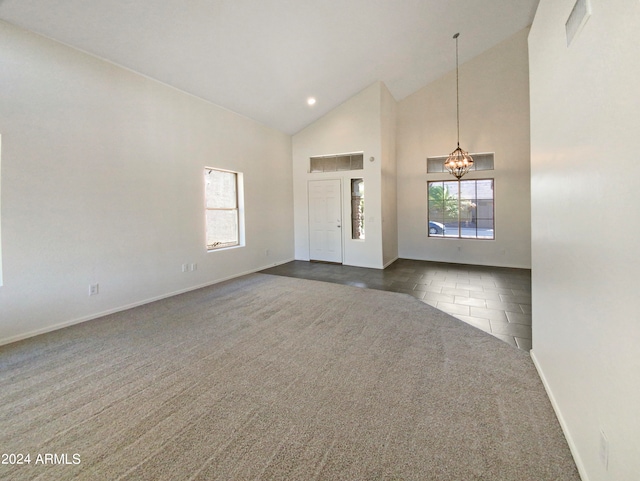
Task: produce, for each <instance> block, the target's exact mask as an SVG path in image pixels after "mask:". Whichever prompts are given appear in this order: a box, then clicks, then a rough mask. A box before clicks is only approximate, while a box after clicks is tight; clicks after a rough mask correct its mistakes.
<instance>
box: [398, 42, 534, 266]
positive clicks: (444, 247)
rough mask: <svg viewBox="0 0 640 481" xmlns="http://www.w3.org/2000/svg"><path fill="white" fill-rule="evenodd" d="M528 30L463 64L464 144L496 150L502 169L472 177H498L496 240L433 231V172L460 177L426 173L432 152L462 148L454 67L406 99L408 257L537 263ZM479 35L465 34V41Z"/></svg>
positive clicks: (402, 189)
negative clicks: (532, 223)
mask: <svg viewBox="0 0 640 481" xmlns="http://www.w3.org/2000/svg"><path fill="white" fill-rule="evenodd" d="M527 34H528V30H527V29H525V30H522V31H521V32H519V33H517V34H516V35H514V36H512V37H511V38H509V39H507V40H505V41H503V42H502V43H500V44H498V45H497V46H495V47H493V48H492V49H490V50H488V51H486V52H485V53H483V54H481V55H479V56H478V57H476V58H474V59H472V60H470V61H468V62H466V63H464V64H462V65H460V146H461V147H462V148H463V149H465V150H467V151H469V152H495V170H494V171H484V172H470V173H469V174H467V175H466V176H465V179H481V178H489V177H492V178H495V185H494V191H495V193H494V196H495V240H493V241H484V240H457V239H456V240H454V239H441V238H433V237H432V238H428V237H427V201H426V199H427V184H426V183H427V180H442V179H446V180H455V178H454V177H453V176H451V175H449V174H428V175H427V174H426V158H427V157H437V156H446V155H448V154H449V153H450V152H451V151H453V150H454V149H455V148H456V135H457V133H456V90H455V89H456V77H455V75H456V72H455V41H454V40H453V39H452V40H451V64H452V67H453V68H454V70H452V71H451V72H450V73H449V74H447V75H445V76H444V77H442V78H440V79H439V80H437V81H435V82H432V83H431V84H429V85H427V86H425V87H424V88H422V89H421V90H419V91H418V92H416V93H414V94H413V95H410V96H409V97H407V98H405V99H403V100H401V101H400V102H398V126H397V129H398V134H397V161H398V229H399V254H400V257H402V258H409V259H421V260H431V261H443V262H456V263H465V264H482V265H493V266H507V267H522V268H529V267H531V243H530V236H531V233H530V191H529V180H530V177H529V175H530V172H529V162H530V144H529V80H528V74H529V71H528V56H527ZM470 42H473V39H472V38H468V37H464V35H461V36H460V39H459V48H460V50H461V51H462V50H463V49H464V48H465V44H468V43H470Z"/></svg>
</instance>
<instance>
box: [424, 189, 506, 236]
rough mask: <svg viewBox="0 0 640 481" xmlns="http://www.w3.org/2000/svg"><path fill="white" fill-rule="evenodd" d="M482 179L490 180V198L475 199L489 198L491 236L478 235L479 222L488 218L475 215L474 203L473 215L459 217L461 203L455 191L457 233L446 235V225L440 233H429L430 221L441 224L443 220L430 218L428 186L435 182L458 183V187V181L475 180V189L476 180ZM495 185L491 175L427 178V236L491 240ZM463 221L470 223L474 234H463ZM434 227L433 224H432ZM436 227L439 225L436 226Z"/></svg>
mask: <svg viewBox="0 0 640 481" xmlns="http://www.w3.org/2000/svg"><path fill="white" fill-rule="evenodd" d="M482 181H491V193H492V198H491V199H477V198H476V201H477V202H478V201H479V200H491V206H492V209H491V210H492V212H491V226H492V227H491V229H490V230H491V234H492V235H491V237H488V236H481V237H478V229H479V223H480V222H481V221H483V220H485V221H486V220H489V218H485V217H480V218H478V217H477V214H478V213H477V211H475V208H476V205H473V207H474V211H475V214H476V215H475V216H473V214H472V215H471V217H468V216H467V215H466V214H465V218H464V219H463V218H462V217H461V209H462V205H461V201H460V198H459V194H458V193H456V195H455V196H454V198H455V199H457V206H456V210H457V213H458V220H457V229H456V230H457V232H458V234H457V235H450V234H449V235H447V233H446V226H445V233H444V234H442V233H440V232H437V233H431V226H430V222H436V223H437V224H443V223H444V222H439V221H440V220H441V219H432V218H431V206H430V202H431V201H430V200H429V197H430V194H429V187H430V185H431V184H437V183H443V184H444V183H458V188H460V183H465V182H475V183H476V189H477V183H478V182H482ZM495 185H496V181H495V178H492V177H487V178H481V179H464V180H458V181H455V180H453V181H452V180H451V179H447V180H441V179H434V180H428V181H427V237H428V238H430V239H432V238H438V239H464V240H479V241H483V240H484V241H493V240H495V239H496V208H495V204H496V195H495ZM465 223H467V224H469V223H471V225H472V227H473V228H474V229H475V231H476V234H475V236H471V235H463V230H464V227H465ZM434 227H435V226H434ZM437 227H438V228H439V227H440V226H437Z"/></svg>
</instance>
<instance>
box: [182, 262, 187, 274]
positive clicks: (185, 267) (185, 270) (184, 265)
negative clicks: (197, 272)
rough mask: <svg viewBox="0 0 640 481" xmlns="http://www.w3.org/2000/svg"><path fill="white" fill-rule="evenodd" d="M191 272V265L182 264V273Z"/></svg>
mask: <svg viewBox="0 0 640 481" xmlns="http://www.w3.org/2000/svg"><path fill="white" fill-rule="evenodd" d="M188 271H189V264H182V272H188Z"/></svg>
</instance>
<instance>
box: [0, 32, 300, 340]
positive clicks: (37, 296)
mask: <svg viewBox="0 0 640 481" xmlns="http://www.w3.org/2000/svg"><path fill="white" fill-rule="evenodd" d="M0 65H2V88H0V113H1V115H0V134H1V135H2V179H1V180H2V257H3V274H4V276H3V277H4V279H3V280H4V285H3V286H2V287H0V306H1V307H0V343H2V342H7V341H10V340H12V339H17V338H20V337H24V336H26V335H29V334H33V333H37V332H42V331H46V330H50V329H53V328H55V327H59V326H62V325H65V324H67V323H73V322H78V321H81V320H85V319H89V318H92V317H96V316H98V315H99V314H102V313H105V312H111V311H113V310H118V309H121V308H124V307H126V306H131V305H135V304H139V303H142V302H145V301H148V300H151V299H155V298H158V297H163V296H166V295H169V294H172V293H176V292H181V291H184V290H188V289H192V288H194V287H196V286H200V285H205V284H209V283H212V282H216V281H219V280H221V279H225V278H228V277H233V276H237V275H239V274H241V273H244V272H250V271H254V270H257V269H260V268H263V267H266V266H269V265H273V264H274V263H278V262H284V261H287V260H290V259H292V258H293V208H292V201H293V195H292V174H291V139H290V137H289V136H287V135H284V134H282V133H279V132H276V131H274V130H271V129H268V128H266V127H264V126H262V125H260V124H258V123H256V122H254V121H252V120H249V119H247V118H244V117H241V116H239V115H236V114H233V113H231V112H229V111H227V110H224V109H222V108H220V107H217V106H215V105H212V104H210V103H207V102H204V101H202V100H199V99H197V98H195V97H193V96H190V95H187V94H184V93H182V92H179V91H177V90H175V89H172V88H169V87H167V86H164V85H162V84H159V83H158V82H154V81H151V80H149V79H147V78H144V77H141V76H139V75H136V74H134V73H132V72H130V71H127V70H124V69H121V68H119V67H116V66H114V65H112V64H109V63H107V62H104V61H101V60H98V59H96V58H93V57H90V56H88V55H85V54H83V53H81V52H78V51H76V50H73V49H70V48H68V47H65V46H63V45H61V44H58V43H55V42H52V41H49V40H46V39H44V38H42V37H38V36H36V35H34V34H31V33H27V32H25V31H22V30H20V29H17V28H15V27H12V26H10V25H8V24H6V23H3V22H0ZM205 165H207V166H212V167H220V168H224V169H230V170H236V171H240V172H243V173H244V185H245V221H246V236H245V237H246V247H243V248H236V249H229V250H225V251H218V252H212V253H207V252H206V249H205V238H204V210H203V205H204V204H203V202H204V199H203V195H204V194H203V190H204V181H203V167H204V166H205ZM267 251H268V255H267ZM183 263H189V264H197V269H196V270H194V271H190V272H186V273H183V272H182V269H181V266H182V264H183ZM95 283H98V284H99V286H100V293H99V295H97V296H92V297H89V295H88V293H89V285H90V284H95Z"/></svg>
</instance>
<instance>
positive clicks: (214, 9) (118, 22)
mask: <svg viewBox="0 0 640 481" xmlns="http://www.w3.org/2000/svg"><path fill="white" fill-rule="evenodd" d="M538 1H539V0H94V1H88V0H0V18H1V19H3V20H5V21H7V22H10V23H13V24H15V25H18V26H21V27H24V28H26V29H28V30H32V31H34V32H37V33H40V34H42V35H44V36H47V37H49V38H52V39H55V40H58V41H60V42H63V43H65V44H67V45H70V46H73V47H75V48H78V49H80V50H84V51H86V52H89V53H91V54H94V55H96V56H98V57H101V58H104V59H107V60H110V61H112V62H114V63H116V64H119V65H122V66H124V67H127V68H129V69H131V70H134V71H136V72H139V73H141V74H144V75H146V76H149V77H152V78H154V79H157V80H159V81H161V82H164V83H166V84H169V85H172V86H174V87H176V88H178V89H181V90H183V91H186V92H189V93H191V94H193V95H196V96H198V97H201V98H203V99H206V100H209V101H211V102H214V103H215V104H218V105H220V106H223V107H225V108H227V109H229V110H232V111H235V112H238V113H240V114H243V115H245V116H247V117H249V118H252V119H254V120H257V121H258V122H261V123H263V124H265V125H268V126H270V127H273V128H275V129H278V130H280V131H283V132H285V133H288V134H293V133H295V132H298V131H299V130H301V129H302V128H304V127H305V126H307V125H309V124H310V123H312V122H313V121H314V120H316V119H317V118H319V117H320V116H322V115H324V114H325V113H327V112H328V111H330V110H332V109H333V108H335V107H336V106H338V105H339V104H341V103H342V102H344V101H346V100H347V99H349V98H350V97H352V96H353V95H354V94H356V93H357V92H359V91H360V90H362V89H364V88H365V87H367V86H369V85H371V84H372V83H374V82H376V81H379V80H381V81H383V82H384V83H385V84H386V85H387V87H388V88H389V90H390V91H391V93H392V94H393V96H394V97H395V98H396V100H401V99H403V98H404V97H406V96H408V95H410V94H411V93H413V92H415V91H416V90H418V89H419V88H421V87H422V86H424V85H426V84H427V83H429V82H430V81H432V80H435V79H436V78H438V77H440V76H442V75H443V74H444V73H446V72H448V71H450V70H452V69H454V68H455V40H453V38H452V37H453V34H455V33H456V32H460V38H459V50H460V63H463V62H464V61H466V60H468V59H471V58H473V57H475V56H476V55H478V54H480V53H482V52H483V51H485V50H487V49H488V48H490V47H492V46H494V45H496V44H497V43H499V42H500V41H502V40H504V39H505V38H507V37H509V36H511V35H513V34H514V33H516V32H518V31H519V30H521V29H523V28H525V27H527V26H529V25H530V24H531V22H532V21H533V16H534V13H535V9H536V7H537V4H538ZM310 96H313V97H316V98H317V103H316V105H314V106H313V107H309V106H308V105H307V103H306V100H307V98H308V97H310Z"/></svg>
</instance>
